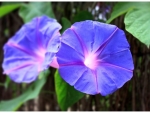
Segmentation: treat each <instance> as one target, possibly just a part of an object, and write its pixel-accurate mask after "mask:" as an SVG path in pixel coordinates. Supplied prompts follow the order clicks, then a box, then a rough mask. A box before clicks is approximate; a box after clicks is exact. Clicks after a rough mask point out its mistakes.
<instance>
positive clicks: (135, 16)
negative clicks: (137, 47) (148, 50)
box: [124, 8, 150, 47]
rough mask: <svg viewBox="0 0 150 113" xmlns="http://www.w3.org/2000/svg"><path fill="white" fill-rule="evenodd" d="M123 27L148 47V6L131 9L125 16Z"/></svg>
mask: <svg viewBox="0 0 150 113" xmlns="http://www.w3.org/2000/svg"><path fill="white" fill-rule="evenodd" d="M124 22H125V28H126V30H127V31H128V32H129V33H131V34H132V35H133V36H134V37H136V38H137V39H139V40H140V41H141V42H142V43H144V44H146V45H147V46H148V47H149V45H150V29H149V28H150V8H145V9H139V10H132V11H130V12H128V13H127V14H126V16H125V21H124Z"/></svg>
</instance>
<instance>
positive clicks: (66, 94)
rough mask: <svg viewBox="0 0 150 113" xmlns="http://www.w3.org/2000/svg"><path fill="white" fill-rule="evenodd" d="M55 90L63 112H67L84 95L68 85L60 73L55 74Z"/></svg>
mask: <svg viewBox="0 0 150 113" xmlns="http://www.w3.org/2000/svg"><path fill="white" fill-rule="evenodd" d="M55 89H56V95H57V101H58V104H59V106H60V108H61V110H67V108H68V107H70V106H72V105H73V104H75V103H76V102H77V101H79V99H81V98H82V97H83V96H84V94H83V93H81V92H79V91H77V90H75V89H74V87H72V86H70V85H69V84H68V83H66V82H65V81H64V80H63V79H62V78H61V77H60V75H59V73H58V71H56V73H55Z"/></svg>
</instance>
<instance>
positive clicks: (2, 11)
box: [0, 3, 21, 18]
mask: <svg viewBox="0 0 150 113" xmlns="http://www.w3.org/2000/svg"><path fill="white" fill-rule="evenodd" d="M20 5H21V4H18V3H17V4H7V5H3V6H1V7H0V18H1V17H3V16H5V15H7V14H8V13H10V12H12V11H13V10H15V9H17V8H19V7H20Z"/></svg>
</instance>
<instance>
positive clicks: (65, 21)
mask: <svg viewBox="0 0 150 113" xmlns="http://www.w3.org/2000/svg"><path fill="white" fill-rule="evenodd" d="M61 22H62V29H61V33H63V32H64V31H65V30H66V29H67V28H69V27H71V22H70V21H69V20H68V19H67V18H65V17H62V18H61Z"/></svg>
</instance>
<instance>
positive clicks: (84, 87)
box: [57, 20, 134, 96]
mask: <svg viewBox="0 0 150 113" xmlns="http://www.w3.org/2000/svg"><path fill="white" fill-rule="evenodd" d="M61 40H62V43H61V47H60V50H59V51H58V53H57V61H58V64H59V73H60V75H61V77H62V78H63V79H64V80H65V81H66V82H67V83H69V84H70V85H71V86H74V88H75V89H77V90H79V91H81V92H84V93H87V94H92V95H94V94H98V93H100V94H101V95H103V96H105V95H108V94H111V93H113V92H114V91H116V90H117V89H118V88H120V87H122V86H123V85H124V84H125V82H127V81H128V80H130V79H131V77H132V75H133V69H134V66H133V60H132V56H131V53H130V50H129V44H128V42H127V40H126V37H125V34H124V32H123V31H122V30H120V29H119V28H118V27H116V26H114V25H109V24H104V23H100V22H96V21H90V20H87V21H83V22H77V23H75V24H73V25H72V26H71V28H69V29H67V30H66V31H65V32H64V33H63V35H62V37H61Z"/></svg>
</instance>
